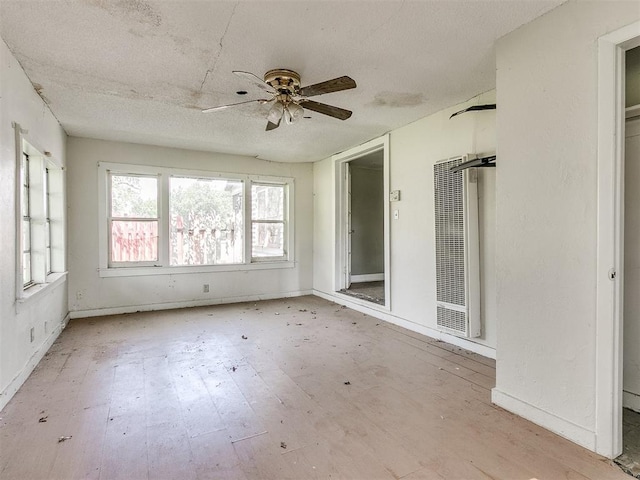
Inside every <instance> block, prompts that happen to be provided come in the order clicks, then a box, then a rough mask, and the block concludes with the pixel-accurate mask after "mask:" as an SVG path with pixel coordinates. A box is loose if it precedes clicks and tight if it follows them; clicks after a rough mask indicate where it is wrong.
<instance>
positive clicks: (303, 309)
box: [298, 308, 307, 312]
mask: <svg viewBox="0 0 640 480" xmlns="http://www.w3.org/2000/svg"><path fill="white" fill-rule="evenodd" d="M298 311H299V312H306V311H307V309H306V308H301V309H300V310H298Z"/></svg>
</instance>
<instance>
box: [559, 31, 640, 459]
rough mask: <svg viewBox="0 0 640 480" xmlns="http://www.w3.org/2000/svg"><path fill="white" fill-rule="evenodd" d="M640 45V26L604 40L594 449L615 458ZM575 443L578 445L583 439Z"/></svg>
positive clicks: (618, 439)
mask: <svg viewBox="0 0 640 480" xmlns="http://www.w3.org/2000/svg"><path fill="white" fill-rule="evenodd" d="M639 40H640V22H634V23H632V24H631V25H628V26H626V27H624V28H621V29H619V30H617V31H615V32H612V33H609V34H607V35H604V36H602V37H600V38H599V39H598V219H597V225H598V228H597V270H596V275H597V276H596V288H597V295H596V355H595V363H594V369H595V374H596V375H595V413H596V419H595V420H596V421H595V442H594V446H593V448H592V449H593V450H595V451H596V452H597V453H599V454H601V455H604V456H606V457H609V458H614V457H616V456H618V455H619V454H620V453H622V363H623V360H622V305H623V303H622V302H623V298H622V292H623V285H622V281H623V271H622V268H623V252H624V250H623V247H624V245H623V238H624V231H623V228H624V135H623V134H622V133H623V132H624V117H625V111H624V110H625V109H624V102H623V99H624V52H625V50H626V49H627V48H631V47H632V46H635V45H636V44H638V42H639ZM610 272H615V273H616V275H615V279H614V280H611V279H610V278H609V276H610ZM577 433H578V432H576V434H577ZM571 439H572V440H574V441H576V442H577V441H578V437H575V438H571Z"/></svg>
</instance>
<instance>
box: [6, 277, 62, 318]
mask: <svg viewBox="0 0 640 480" xmlns="http://www.w3.org/2000/svg"><path fill="white" fill-rule="evenodd" d="M66 279H67V272H61V273H56V272H54V273H50V274H49V275H47V281H46V283H36V284H34V285H33V286H31V287H29V288H27V289H25V290H23V292H22V297H20V298H18V299H16V311H17V312H20V310H21V309H22V305H26V304H29V303H31V302H34V301H35V300H36V299H38V298H40V297H42V296H43V295H45V294H46V293H49V292H51V291H52V290H54V289H56V288H57V287H58V286H59V285H62V284H63V283H64V282H65V281H66Z"/></svg>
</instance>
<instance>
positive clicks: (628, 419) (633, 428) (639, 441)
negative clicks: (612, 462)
mask: <svg viewBox="0 0 640 480" xmlns="http://www.w3.org/2000/svg"><path fill="white" fill-rule="evenodd" d="M622 445H623V452H622V455H620V456H619V457H618V458H616V463H617V464H618V465H620V468H622V469H623V470H624V471H625V472H627V473H628V474H629V475H632V476H634V477H636V478H640V413H638V412H634V411H633V410H630V409H628V408H625V409H623V411H622Z"/></svg>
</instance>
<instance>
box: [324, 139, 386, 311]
mask: <svg viewBox="0 0 640 480" xmlns="http://www.w3.org/2000/svg"><path fill="white" fill-rule="evenodd" d="M380 150H381V151H382V153H383V160H382V162H383V192H382V196H383V199H384V289H385V296H384V298H385V304H384V306H380V307H381V308H384V309H385V310H387V311H390V310H391V273H390V272H391V225H390V224H389V221H390V215H389V208H390V202H389V189H390V183H391V182H390V173H389V172H390V169H389V166H390V160H389V159H390V156H389V155H390V154H389V134H388V133H387V134H385V135H383V136H381V137H378V138H374V139H373V140H370V141H368V142H366V143H363V144H362V145H359V146H357V147H354V148H351V149H349V150H347V151H344V152H341V153H338V154H336V155H333V156H332V157H331V159H332V160H333V163H334V169H333V170H334V173H335V176H334V179H335V182H334V185H335V195H334V198H335V216H334V219H335V225H334V226H335V245H336V249H335V256H334V258H335V264H334V290H335V291H336V292H337V291H339V290H341V289H343V288H345V287H346V273H347V269H348V266H347V262H348V259H347V258H346V257H347V255H346V250H347V249H346V245H345V242H346V238H347V236H346V228H347V220H346V195H345V193H346V192H345V190H346V183H347V181H346V177H345V173H346V171H347V168H346V167H347V164H348V163H349V162H350V161H352V160H355V159H357V158H359V157H362V156H364V155H367V154H369V153H372V152H376V151H380Z"/></svg>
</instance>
